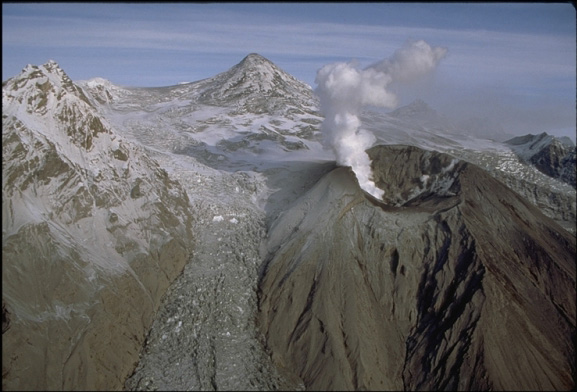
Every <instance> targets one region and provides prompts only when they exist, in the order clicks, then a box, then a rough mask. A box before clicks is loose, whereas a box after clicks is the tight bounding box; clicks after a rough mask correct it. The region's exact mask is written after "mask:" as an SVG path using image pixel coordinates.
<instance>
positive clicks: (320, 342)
mask: <svg viewBox="0 0 577 392" xmlns="http://www.w3.org/2000/svg"><path fill="white" fill-rule="evenodd" d="M369 155H370V156H371V159H372V160H373V173H374V176H375V182H376V184H377V186H379V187H380V188H381V189H384V190H385V196H384V198H383V200H376V199H374V198H372V197H371V196H369V195H367V194H365V193H364V192H362V191H361V190H360V188H359V187H358V184H357V182H356V180H355V178H354V175H353V173H352V172H351V171H350V169H348V168H337V169H335V170H333V171H331V172H330V173H329V174H327V175H326V176H324V177H323V178H322V179H321V180H320V181H319V182H318V183H317V184H316V185H315V186H314V187H313V188H312V189H311V190H310V191H309V192H307V193H306V194H305V195H304V196H303V197H301V199H300V200H299V202H297V203H295V204H294V205H293V207H292V208H290V209H289V210H287V211H286V212H285V213H284V214H282V215H281V216H280V217H279V219H278V220H277V221H276V222H275V223H274V225H273V227H272V228H271V231H270V233H269V239H268V252H269V261H268V263H267V265H266V268H265V270H264V272H263V276H262V280H261V284H260V316H259V321H260V327H261V330H262V331H263V333H264V334H265V336H266V340H267V343H268V345H269V348H270V350H271V351H272V356H273V360H274V361H275V363H276V365H277V366H278V367H279V368H281V369H285V370H289V371H292V372H294V373H295V374H296V375H298V376H299V377H301V378H302V380H303V381H304V384H305V386H306V387H307V388H308V389H315V390H323V389H325V390H326V389H328V390H352V389H373V390H386V389H393V390H437V389H459V390H471V389H495V390H507V389H508V390H511V389H514V390H542V389H571V388H574V387H575V359H574V357H575V252H576V251H575V237H573V236H571V235H570V234H569V233H568V232H567V231H565V230H563V229H562V228H561V227H560V226H558V225H557V224H556V223H555V222H554V221H552V220H551V219H550V218H547V217H546V216H544V215H543V214H542V213H541V212H540V211H539V210H538V209H537V208H536V207H534V206H533V205H531V204H530V203H528V202H527V201H525V200H524V199H522V198H521V197H520V196H518V195H517V194H516V193H514V192H512V191H511V190H509V189H508V188H507V187H506V186H504V185H503V184H502V183H500V182H499V181H497V180H495V179H494V178H493V177H491V176H489V175H488V174H487V173H486V172H484V171H483V170H481V169H479V168H478V167H476V166H474V165H472V164H469V163H466V162H464V161H458V160H455V159H453V158H452V157H451V156H449V155H445V154H439V153H434V152H427V151H423V150H420V149H418V148H415V147H404V146H389V147H384V146H378V147H374V148H373V149H371V150H369Z"/></svg>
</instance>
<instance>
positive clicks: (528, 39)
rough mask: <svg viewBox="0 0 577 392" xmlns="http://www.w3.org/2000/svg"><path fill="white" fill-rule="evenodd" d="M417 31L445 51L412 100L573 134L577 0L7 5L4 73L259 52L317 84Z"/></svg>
mask: <svg viewBox="0 0 577 392" xmlns="http://www.w3.org/2000/svg"><path fill="white" fill-rule="evenodd" d="M408 39H424V40H425V41H427V42H428V43H429V44H430V45H434V46H443V47H446V48H447V49H448V55H447V57H446V58H445V59H443V60H442V61H441V63H440V65H439V67H438V69H437V72H436V74H435V77H434V78H431V79H429V80H427V81H426V83H421V84H420V85H414V86H410V88H408V89H407V90H406V91H403V92H400V97H401V100H402V102H403V103H407V102H408V101H410V100H412V99H414V98H416V97H420V98H423V99H425V100H426V101H427V102H429V103H430V104H431V106H433V107H436V108H438V109H441V110H447V109H451V110H453V111H455V112H459V111H460V112H463V113H465V112H466V113H467V114H475V115H476V114H478V115H491V116H494V117H495V118H497V119H502V121H503V124H504V125H506V127H505V128H507V127H509V128H511V131H513V132H514V133H524V132H522V131H523V130H524V129H527V132H525V133H528V132H533V133H535V132H542V131H547V132H549V133H553V134H567V135H570V136H571V137H572V139H573V140H575V99H576V87H575V85H576V71H575V69H576V61H575V58H576V15H575V9H574V7H573V6H572V5H571V3H556V4H551V3H501V4H499V3H486V4H484V3H438V4H435V3H422V4H421V3H361V4H359V3H205V4H201V3H171V4H166V3H159V4H154V3H117V4H114V3H112V4H111V3H100V4H98V3H38V4H34V3H24V4H17V3H14V4H11V3H3V5H2V80H6V79H7V78H9V77H12V76H15V75H17V74H18V73H19V72H20V70H21V69H22V68H23V67H24V66H26V65H27V64H43V63H45V62H47V61H48V60H50V59H53V60H55V61H56V62H58V63H59V64H60V66H61V67H62V68H63V69H64V71H65V72H66V73H67V74H68V75H69V76H70V77H71V78H72V79H73V80H83V79H89V78H92V77H103V78H106V79H109V80H110V81H111V82H113V83H115V84H117V85H124V86H167V85H174V84H177V83H179V82H186V81H196V80H200V79H204V78H208V77H211V76H214V75H216V74H217V73H219V72H222V71H225V70H227V69H229V68H230V67H232V66H233V65H235V64H237V63H238V62H239V61H240V60H242V58H243V57H244V56H246V55H247V54H249V53H252V52H256V53H259V54H261V55H263V56H264V57H266V58H268V59H269V60H271V61H273V62H274V63H275V64H277V65H278V66H279V67H281V68H282V69H284V70H285V71H287V72H289V73H290V74H292V75H293V76H295V77H297V78H298V79H300V80H302V81H304V82H306V83H308V84H310V85H311V86H312V87H315V86H316V85H315V83H314V80H315V75H316V71H317V70H318V69H319V68H321V67H322V66H323V65H325V64H328V63H332V62H335V61H350V60H353V59H354V60H357V61H358V62H359V63H360V64H361V66H367V65H370V64H371V63H374V62H376V61H378V60H381V59H383V58H388V57H390V56H391V55H392V54H393V53H394V51H395V50H396V49H398V48H400V47H401V46H402V45H403V44H404V43H405V42H406V41H407V40H408ZM476 111H477V112H478V113H476ZM513 128H514V129H513Z"/></svg>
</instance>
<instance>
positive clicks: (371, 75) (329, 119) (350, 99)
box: [315, 40, 447, 199]
mask: <svg viewBox="0 0 577 392" xmlns="http://www.w3.org/2000/svg"><path fill="white" fill-rule="evenodd" d="M446 53H447V49H445V48H440V47H435V48H432V47H431V46H429V44H427V43H426V42H425V41H422V40H419V41H409V42H408V43H407V44H406V45H405V46H404V47H403V48H401V49H399V50H397V51H396V52H395V53H394V55H393V56H392V57H391V58H390V59H385V60H382V61H379V62H377V63H375V64H373V65H371V66H369V67H367V68H365V69H362V70H361V69H358V67H357V64H356V63H354V62H350V63H334V64H329V65H325V66H324V67H322V68H321V69H319V71H318V72H317V76H316V79H315V83H317V85H318V86H317V88H316V90H315V91H316V93H317V94H318V96H319V98H320V104H321V112H322V114H323V115H324V116H325V119H324V121H323V124H322V126H321V130H322V132H323V136H324V139H323V143H324V146H325V147H328V148H331V149H332V150H333V151H334V153H335V156H336V158H337V164H338V165H341V166H350V167H351V168H352V169H353V171H354V173H355V175H356V176H357V180H358V181H359V185H360V186H361V188H362V189H363V190H364V191H365V192H367V193H369V194H371V195H373V196H374V197H376V198H378V199H381V198H382V197H383V194H384V191H383V190H382V189H380V188H378V187H377V186H376V185H375V183H374V181H373V180H372V171H371V161H370V159H369V156H368V154H367V153H366V150H367V149H368V148H370V147H371V146H372V145H373V144H374V143H375V141H376V138H375V136H374V135H373V134H372V133H371V132H369V131H367V130H365V129H361V128H360V126H361V121H360V119H359V114H360V112H361V109H362V107H363V106H365V105H373V106H378V107H384V108H391V109H392V108H394V107H396V106H397V97H396V95H395V94H394V93H392V92H390V91H388V90H387V88H388V86H389V85H390V84H391V83H392V82H401V83H402V82H410V81H413V80H415V79H417V78H419V77H421V76H424V75H426V74H427V73H429V72H431V71H432V70H433V69H434V68H435V67H436V66H437V64H438V63H439V61H440V60H441V59H442V58H443V57H444V56H445V54H446Z"/></svg>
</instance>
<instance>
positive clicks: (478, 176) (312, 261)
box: [2, 53, 577, 390]
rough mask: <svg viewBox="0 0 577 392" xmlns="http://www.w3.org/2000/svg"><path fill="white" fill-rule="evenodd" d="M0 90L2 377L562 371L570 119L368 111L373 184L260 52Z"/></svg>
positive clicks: (301, 378)
mask: <svg viewBox="0 0 577 392" xmlns="http://www.w3.org/2000/svg"><path fill="white" fill-rule="evenodd" d="M2 93H3V98H2V104H3V111H2V128H3V132H2V174H3V175H2V216H3V218H2V243H3V246H2V260H3V261H2V272H3V273H2V283H3V289H2V305H3V306H2V312H3V325H2V341H3V350H2V351H3V352H2V356H3V361H2V368H3V377H2V385H3V389H6V390H10V389H27V390H32V389H42V390H48V389H60V390H77V389H99V390H109V389H123V388H125V389H129V390H142V389H146V390H154V389H161V390H184V389H189V390H206V389H214V390H217V389H225V390H233V389H235V390H249V389H258V390H287V389H303V388H306V389H321V390H325V389H326V390H343V389H370V390H384V389H394V390H420V389H455V390H456V389H458V390H471V389H493V390H498V389H502V390H505V389H511V390H513V389H514V390H542V389H556V390H558V389H574V388H575V385H576V380H575V375H576V374H577V371H576V363H575V342H576V339H577V338H576V332H575V331H576V329H575V326H576V321H575V320H576V316H575V295H576V282H575V275H576V274H575V272H576V271H575V253H576V241H575V220H576V206H577V203H576V195H575V186H576V184H575V166H576V163H575V151H576V149H575V145H574V144H573V143H572V142H571V141H570V140H566V139H563V138H561V139H559V138H555V137H553V136H550V135H548V134H547V133H542V134H541V135H526V136H521V137H514V138H512V139H509V140H507V141H505V142H501V141H498V140H496V139H489V138H488V136H487V137H480V136H476V135H478V134H477V133H476V132H475V131H474V130H473V128H475V127H477V128H479V127H482V126H486V127H488V128H489V130H494V131H496V132H497V133H500V132H501V131H502V130H500V129H497V128H498V126H495V125H491V122H490V119H489V120H487V121H481V123H479V124H477V125H475V124H472V123H471V124H469V125H463V124H455V123H454V122H452V121H451V120H449V119H448V118H447V117H445V116H443V115H442V114H439V113H437V112H436V111H435V110H433V109H432V108H431V107H429V106H428V105H427V103H425V102H424V101H421V100H418V101H415V102H413V103H412V104H410V105H407V106H405V107H400V108H397V109H396V110H394V111H392V112H390V113H383V112H376V111H372V110H368V109H367V110H366V111H364V112H363V113H362V114H361V121H362V128H363V129H364V130H366V131H368V132H371V133H373V134H374V135H375V137H376V140H377V142H376V145H375V146H374V147H372V148H370V149H369V150H368V151H367V152H368V154H369V157H370V159H371V162H372V171H373V177H374V180H375V183H376V185H377V187H379V188H380V189H382V190H383V191H384V196H383V198H381V199H375V198H374V197H372V196H370V195H368V194H366V193H365V192H363V191H362V190H361V188H360V187H359V186H358V183H357V180H356V178H355V176H354V173H353V172H352V171H351V170H350V168H347V167H337V166H336V164H335V162H334V156H333V155H332V152H331V151H328V150H327V149H325V148H323V146H322V143H321V142H322V134H321V131H320V125H321V123H322V121H323V117H322V115H321V114H320V112H319V110H318V98H317V97H316V95H315V92H314V91H313V90H311V89H310V87H309V86H307V85H306V84H304V83H302V82H300V81H298V80H297V79H295V78H294V77H292V76H291V75H289V74H287V73H286V72H284V71H283V70H281V69H280V68H278V67H277V66H276V65H274V64H273V63H272V62H270V61H269V60H267V59H265V58H264V57H262V56H260V55H258V54H255V53H253V54H249V55H248V56H247V57H245V58H244V59H243V60H242V61H241V62H240V63H239V64H237V65H235V66H233V67H232V68H231V69H230V70H228V71H226V72H223V73H220V74H218V75H216V76H214V77H213V78H209V79H204V80H201V81H196V82H191V83H184V84H179V85H176V86H167V87H159V88H136V87H119V86H115V85H114V84H112V83H111V82H109V81H107V80H105V79H101V78H95V79H91V80H87V81H72V80H70V78H69V77H68V76H67V75H66V73H65V72H64V71H63V70H62V69H61V68H60V67H59V66H58V64H57V63H55V62H53V61H50V62H48V63H46V64H44V65H40V66H34V65H28V66H27V67H25V68H24V69H23V70H22V72H21V73H20V74H19V75H17V76H14V77H13V78H10V79H8V80H6V81H4V82H3V84H2ZM483 124H484V125H483ZM489 134H490V132H489V133H485V135H489Z"/></svg>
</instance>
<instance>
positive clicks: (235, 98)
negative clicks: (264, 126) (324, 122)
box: [201, 53, 313, 112]
mask: <svg viewBox="0 0 577 392" xmlns="http://www.w3.org/2000/svg"><path fill="white" fill-rule="evenodd" d="M205 86H206V88H205V89H204V91H203V92H202V94H201V100H202V101H204V102H205V103H211V104H214V103H218V104H223V103H225V104H226V103H232V102H234V103H235V104H236V105H237V106H239V107H240V106H245V105H247V104H248V106H250V107H249V108H248V110H249V111H251V112H264V111H269V109H271V105H272V106H275V105H276V106H279V105H280V106H279V107H284V108H286V107H287V102H289V101H294V102H301V103H302V102H307V103H308V102H310V101H311V100H312V99H313V96H312V92H311V89H310V87H309V86H308V85H307V84H306V83H303V82H301V81H299V80H297V79H296V78H294V77H293V76H291V75H290V74H288V73H286V72H285V71H283V70H282V69H280V68H279V67H277V66H276V65H275V64H274V63H273V62H272V61H270V60H268V59H266V58H264V57H263V56H261V55H260V54H258V53H250V54H249V55H247V56H246V57H245V58H244V59H242V61H241V62H239V63H238V64H236V65H235V66H233V67H232V68H230V69H229V70H228V71H225V72H222V73H220V74H218V75H216V76H215V77H213V78H211V79H207V80H206V82H205ZM273 101H274V102H273ZM277 101H278V102H277ZM280 101H283V102H284V104H283V103H282V102H280ZM277 104H278V105H277Z"/></svg>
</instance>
